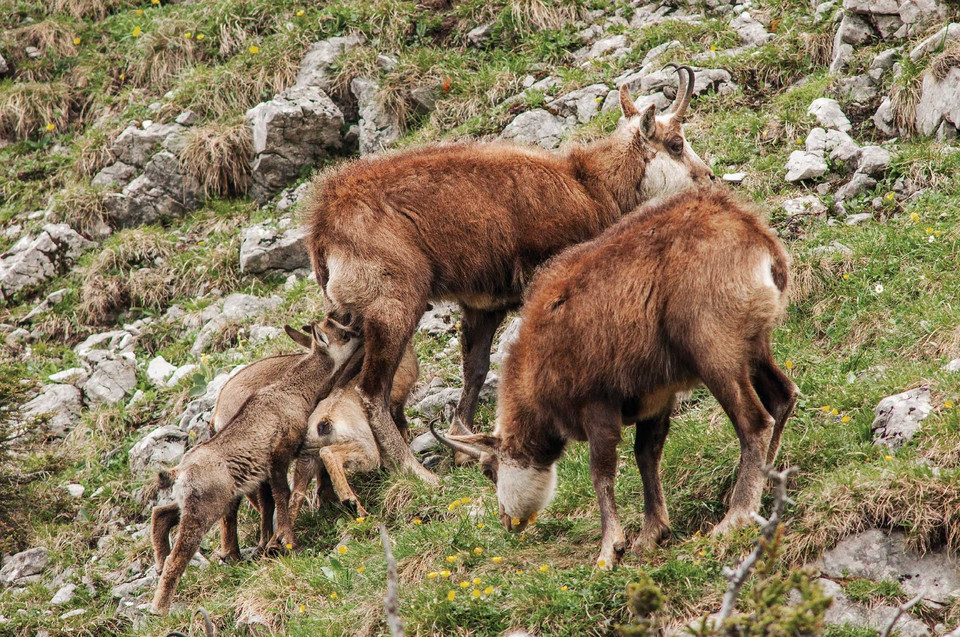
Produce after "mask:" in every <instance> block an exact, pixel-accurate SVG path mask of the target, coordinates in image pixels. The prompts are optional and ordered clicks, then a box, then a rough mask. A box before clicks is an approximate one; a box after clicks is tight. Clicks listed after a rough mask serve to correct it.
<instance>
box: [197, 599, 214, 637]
mask: <svg viewBox="0 0 960 637" xmlns="http://www.w3.org/2000/svg"><path fill="white" fill-rule="evenodd" d="M197 615H200V616H202V617H203V629H204V632H205V633H206V634H207V637H215V635H216V634H217V631H216V630H214V628H213V622H212V621H210V614H209V613H208V612H207V609H205V608H204V607H203V606H199V607H197V612H195V613H194V614H193V616H194V617H196V616H197Z"/></svg>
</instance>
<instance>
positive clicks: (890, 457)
mask: <svg viewBox="0 0 960 637" xmlns="http://www.w3.org/2000/svg"><path fill="white" fill-rule="evenodd" d="M883 459H884V460H886V461H887V462H890V461H891V460H893V456H890V455H886V456H884V457H883Z"/></svg>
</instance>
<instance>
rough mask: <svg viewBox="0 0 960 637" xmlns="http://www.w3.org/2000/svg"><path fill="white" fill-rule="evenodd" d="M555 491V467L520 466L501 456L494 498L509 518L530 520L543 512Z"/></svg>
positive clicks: (554, 465)
mask: <svg viewBox="0 0 960 637" xmlns="http://www.w3.org/2000/svg"><path fill="white" fill-rule="evenodd" d="M556 488H557V465H556V463H554V464H552V465H550V468H549V469H538V468H536V467H521V466H520V465H519V464H517V463H516V462H514V461H512V460H511V459H510V458H506V457H503V456H501V457H500V463H499V467H498V469H497V499H498V500H499V501H500V505H501V506H503V512H504V513H506V514H507V516H509V517H510V518H517V519H520V520H529V519H530V518H531V517H532V516H533V514H534V513H536V512H538V511H541V510H543V509H544V508H546V506H547V505H548V504H550V500H552V499H553V494H554V492H555V491H556Z"/></svg>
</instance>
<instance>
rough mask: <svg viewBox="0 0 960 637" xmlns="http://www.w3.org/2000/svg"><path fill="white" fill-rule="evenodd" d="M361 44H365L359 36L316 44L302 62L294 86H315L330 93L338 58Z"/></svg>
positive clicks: (337, 38) (338, 38) (329, 39)
mask: <svg viewBox="0 0 960 637" xmlns="http://www.w3.org/2000/svg"><path fill="white" fill-rule="evenodd" d="M361 44H363V38H362V37H360V36H357V35H348V36H344V37H334V38H328V39H326V40H321V41H319V42H314V43H313V44H311V45H310V48H309V49H307V53H306V54H305V55H304V56H303V59H302V60H300V70H299V71H298V72H297V80H296V83H295V84H294V86H295V87H297V88H302V87H308V86H313V87H316V88H319V89H321V90H323V91H329V90H330V89H331V88H332V86H333V80H334V77H335V73H334V67H335V65H336V62H337V58H339V57H340V56H341V55H343V54H344V53H347V52H348V51H350V50H351V49H354V48H356V47H358V46H360V45H361Z"/></svg>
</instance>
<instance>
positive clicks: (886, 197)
mask: <svg viewBox="0 0 960 637" xmlns="http://www.w3.org/2000/svg"><path fill="white" fill-rule="evenodd" d="M894 197H896V195H895V194H894V193H892V192H888V193H887V194H885V195H884V196H883V198H884V199H886V200H887V201H893V198H894Z"/></svg>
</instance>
